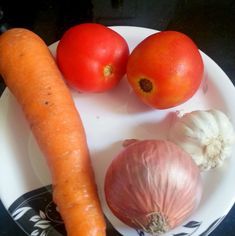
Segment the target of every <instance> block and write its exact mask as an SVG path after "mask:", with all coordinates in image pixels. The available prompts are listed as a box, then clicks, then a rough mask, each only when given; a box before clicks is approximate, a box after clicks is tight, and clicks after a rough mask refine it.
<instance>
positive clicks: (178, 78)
mask: <svg viewBox="0 0 235 236" xmlns="http://www.w3.org/2000/svg"><path fill="white" fill-rule="evenodd" d="M203 71H204V65H203V61H202V57H201V55H200V53H199V50H198V48H197V46H196V45H195V43H194V42H193V41H192V40H191V39H190V38H189V37H188V36H186V35H185V34H183V33H180V32H177V31H162V32H158V33H155V34H153V35H150V36H149V37H147V38H146V39H144V40H143V41H142V42H140V44H138V45H137V47H136V48H135V49H134V50H133V52H132V53H131V55H130V57H129V61H128V65H127V78H128V81H129V83H130V85H131V86H132V88H133V90H134V91H135V93H136V94H137V95H138V96H139V97H140V98H141V99H142V101H143V102H145V103H146V104H148V105H150V106H152V107H154V108H158V109H166V108H170V107H174V106H177V105H179V104H181V103H183V102H185V101H187V100H188V99H190V98H191V97H192V96H193V95H194V94H195V92H196V91H197V90H198V88H199V86H200V84H201V81H202V78H203ZM144 79H145V80H144ZM146 82H148V83H146ZM141 83H142V85H141ZM150 87H151V88H150Z"/></svg>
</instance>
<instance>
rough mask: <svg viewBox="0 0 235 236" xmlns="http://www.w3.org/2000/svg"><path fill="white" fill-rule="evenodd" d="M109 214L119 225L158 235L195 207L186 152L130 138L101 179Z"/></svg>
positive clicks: (196, 173)
mask: <svg viewBox="0 0 235 236" xmlns="http://www.w3.org/2000/svg"><path fill="white" fill-rule="evenodd" d="M104 191H105V198H106V201H107V204H108V206H109V208H110V209H111V211H112V212H113V214H114V215H115V216H116V217H117V218H119V219H120V220H121V221H122V222H124V223H125V224H127V225H129V226H131V227H133V228H137V229H143V230H144V231H146V232H148V233H151V234H152V235H160V234H162V233H165V232H167V231H169V230H170V229H173V228H175V227H176V226H178V225H180V224H181V223H182V222H183V221H184V220H186V219H187V218H188V217H189V216H190V215H191V214H192V213H193V211H194V210H195V209H196V208H197V207H198V205H199V202H200V199H201V195H202V181H201V176H200V170H199V168H198V167H197V165H196V164H195V162H194V161H193V160H192V158H191V156H190V155H189V154H187V153H186V152H185V151H183V150H182V149H181V148H180V147H178V146H177V145H175V144H173V143H172V142H169V141H165V140H144V141H136V142H135V143H133V144H130V145H129V146H127V147H126V148H125V149H124V150H122V151H121V152H120V153H119V155H118V156H117V157H115V158H114V160H113V161H112V163H111V164H110V166H109V168H108V170H107V172H106V176H105V183H104Z"/></svg>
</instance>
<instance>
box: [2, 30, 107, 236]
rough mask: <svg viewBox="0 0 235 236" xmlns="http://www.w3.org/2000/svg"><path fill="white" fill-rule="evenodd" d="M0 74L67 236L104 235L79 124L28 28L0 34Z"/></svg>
mask: <svg viewBox="0 0 235 236" xmlns="http://www.w3.org/2000/svg"><path fill="white" fill-rule="evenodd" d="M0 74H1V75H2V77H3V78H4V81H5V83H6V85H7V86H8V88H9V89H10V91H11V92H12V93H13V94H14V96H15V97H16V98H17V100H18V102H19V104H20V105H21V106H22V109H23V111H24V114H25V116H26V118H27V120H28V122H29V125H30V127H31V129H32V132H33V134H34V135H35V137H36V140H37V142H38V144H39V146H40V148H41V150H42V151H43V153H44V155H45V158H46V160H47V163H48V166H49V169H50V172H51V177H52V185H53V199H54V201H55V203H56V204H57V206H58V208H59V211H60V214H61V216H62V218H63V220H64V223H65V227H66V230H67V233H68V235H69V236H101V235H105V220H104V217H103V214H102V210H101V207H100V202H99V199H98V194H97V188H96V185H95V179H94V174H93V170H92V165H91V161H90V157H89V151H88V147H87V142H86V136H85V131H84V128H83V124H82V121H81V119H80V116H79V114H78V112H77V110H76V108H75V105H74V102H73V100H72V97H71V95H70V92H69V89H68V88H67V86H66V84H65V82H64V81H63V78H62V76H61V73H60V71H59V70H58V68H57V65H56V64H55V61H54V59H53V57H52V55H51V53H50V51H49V50H48V48H47V46H46V44H45V43H44V42H43V40H42V39H41V38H40V37H39V36H37V35H36V34H34V33H33V32H31V31H29V30H26V29H21V28H15V29H11V30H8V31H7V32H5V33H4V34H2V35H1V36H0Z"/></svg>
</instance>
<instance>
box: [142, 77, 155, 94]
mask: <svg viewBox="0 0 235 236" xmlns="http://www.w3.org/2000/svg"><path fill="white" fill-rule="evenodd" d="M139 85H140V88H141V89H142V90H143V91H144V92H146V93H150V92H151V91H152V90H153V83H152V82H151V81H150V80H148V79H145V78H142V79H140V80H139Z"/></svg>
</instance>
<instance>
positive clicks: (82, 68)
mask: <svg viewBox="0 0 235 236" xmlns="http://www.w3.org/2000/svg"><path fill="white" fill-rule="evenodd" d="M128 56H129V48H128V45H127V42H126V41H125V39H124V38H123V37H122V36H121V35H119V34H118V33H116V32H115V31H114V30H112V29H110V28H108V27H106V26H104V25H101V24H96V23H84V24H80V25H76V26H73V27H71V28H70V29H68V30H67V31H66V32H65V33H64V35H63V36H62V38H61V40H60V42H59V44H58V47H57V55H56V58H57V64H58V66H59V68H60V70H61V72H62V74H63V75H64V77H65V80H66V81H67V82H68V84H70V85H71V86H73V87H74V88H75V89H77V90H79V91H83V92H104V91H107V90H109V89H111V88H113V87H114V86H116V85H117V84H118V82H119V81H120V80H121V79H122V77H123V76H124V74H125V73H126V65H127V61H128Z"/></svg>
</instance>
